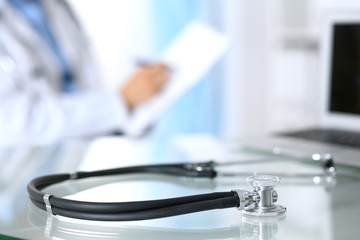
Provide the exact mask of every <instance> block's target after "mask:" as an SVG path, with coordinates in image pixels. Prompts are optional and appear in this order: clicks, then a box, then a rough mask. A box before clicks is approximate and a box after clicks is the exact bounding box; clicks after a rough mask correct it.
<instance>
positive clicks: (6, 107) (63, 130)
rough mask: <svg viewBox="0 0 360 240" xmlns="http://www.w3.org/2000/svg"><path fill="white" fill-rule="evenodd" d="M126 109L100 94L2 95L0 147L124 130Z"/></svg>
mask: <svg viewBox="0 0 360 240" xmlns="http://www.w3.org/2000/svg"><path fill="white" fill-rule="evenodd" d="M127 121H128V113H127V108H126V106H125V105H124V104H123V101H122V100H121V99H120V98H119V97H118V96H116V95H113V94H110V93H108V92H102V91H101V90H96V91H88V92H85V93H80V94H74V95H58V96H57V95H53V94H49V93H46V92H45V93H42V94H34V93H30V94H26V93H24V92H22V91H16V92H12V93H11V94H0V145H14V144H16V145H18V144H28V143H34V144H49V143H53V142H56V141H58V140H61V139H64V138H72V137H82V136H91V135H97V134H101V133H105V132H109V131H111V130H121V128H122V127H126V124H127Z"/></svg>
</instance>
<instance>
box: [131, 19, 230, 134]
mask: <svg viewBox="0 0 360 240" xmlns="http://www.w3.org/2000/svg"><path fill="white" fill-rule="evenodd" d="M228 46H229V41H228V39H227V37H226V36H225V35H224V34H222V33H220V32H218V31H217V30H215V29H213V28H212V27H210V26H208V25H205V24H203V23H200V22H191V23H190V24H188V25H187V26H186V27H185V29H184V30H183V31H182V32H181V33H180V34H179V35H178V36H177V37H176V38H175V40H173V42H172V43H171V44H170V45H169V46H168V47H167V48H166V49H165V50H164V52H163V53H162V54H161V57H160V59H159V62H163V63H165V64H167V65H169V66H170V68H171V70H172V77H171V80H170V81H169V83H168V84H167V85H166V86H165V88H164V89H163V90H162V91H161V92H160V93H159V94H158V95H156V96H155V97H154V98H152V99H150V100H149V101H148V102H146V103H145V104H143V105H141V106H139V107H138V108H137V109H135V111H134V112H133V116H132V119H131V121H130V122H129V125H128V129H127V133H128V134H129V135H131V136H138V135H140V134H141V133H142V132H143V131H144V129H146V128H147V127H149V126H151V124H153V123H154V122H155V121H156V120H157V119H158V118H159V117H160V116H161V114H163V112H164V111H166V110H167V109H168V108H169V107H170V106H171V105H172V104H173V103H174V102H175V101H176V100H178V99H179V98H180V97H181V96H182V95H183V94H184V93H186V92H187V91H188V90H190V89H191V88H192V87H193V86H194V85H196V83H198V82H199V81H200V80H201V79H202V78H203V76H204V75H205V74H206V73H207V72H208V71H209V70H210V69H211V68H212V66H213V65H214V64H215V63H216V62H217V61H218V60H219V59H220V58H221V56H222V55H223V54H224V53H225V52H226V50H227V49H228Z"/></svg>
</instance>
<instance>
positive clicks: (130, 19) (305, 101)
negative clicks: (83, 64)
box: [71, 0, 360, 138]
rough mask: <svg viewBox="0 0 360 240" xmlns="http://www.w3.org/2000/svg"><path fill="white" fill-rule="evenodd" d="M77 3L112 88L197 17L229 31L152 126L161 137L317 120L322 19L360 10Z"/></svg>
mask: <svg viewBox="0 0 360 240" xmlns="http://www.w3.org/2000/svg"><path fill="white" fill-rule="evenodd" d="M104 3H106V4H104ZM71 4H72V5H73V7H74V8H75V10H76V11H77V14H78V16H79V18H80V20H81V22H82V24H83V27H84V29H85V31H86V33H87V35H88V36H89V37H90V39H91V41H92V46H93V52H94V53H95V55H96V57H97V61H98V63H99V65H100V66H101V68H102V74H103V81H104V82H105V84H106V86H108V87H109V88H110V89H111V88H114V86H116V85H117V84H118V83H119V81H121V80H125V79H126V77H127V76H128V74H129V73H130V70H131V69H132V67H133V65H134V62H136V59H138V58H152V57H154V56H156V55H157V54H158V53H159V52H161V50H162V49H164V48H165V47H166V46H167V44H169V43H170V42H171V40H172V39H173V38H174V37H175V36H176V35H177V34H178V33H179V31H180V30H181V29H182V28H183V27H185V25H186V24H187V23H189V22H190V21H192V20H201V21H203V22H205V23H208V24H210V25H211V26H213V27H215V28H216V29H218V30H219V31H221V32H223V33H225V34H226V35H228V36H229V37H230V39H231V48H230V50H229V51H228V53H227V54H226V55H225V56H224V57H223V58H222V59H221V61H220V62H218V63H217V64H216V66H215V67H213V68H212V70H211V71H210V72H209V73H208V74H207V75H206V76H205V77H204V79H202V81H201V82H200V83H199V84H197V85H196V86H195V87H194V88H193V89H192V90H191V91H189V92H188V93H187V94H185V95H184V96H183V97H182V98H181V99H180V100H179V101H177V103H176V104H175V105H173V107H172V108H171V109H169V110H168V111H167V112H166V113H165V114H164V115H163V117H162V118H161V120H160V122H158V124H157V125H156V126H155V127H154V129H153V131H152V133H151V137H155V138H167V137H169V136H171V135H175V134H180V133H210V134H214V135H218V136H220V137H224V138H237V137H240V136H246V135H254V134H255V135H256V134H263V133H270V132H274V131H282V130H285V129H296V128H300V127H304V126H312V125H315V124H316V115H317V108H318V106H317V101H316V100H317V98H318V95H319V94H318V92H319V89H318V83H319V72H318V50H319V48H318V46H319V36H320V23H321V19H322V18H323V17H324V16H325V15H326V14H329V13H331V12H341V11H352V12H356V11H357V12H359V14H360V2H359V1H355V0H269V1H262V0H251V1H249V0H248V1H246V0H196V1H194V0H132V1H116V0H92V1H86V0H77V1H71ZM104 26H107V27H104Z"/></svg>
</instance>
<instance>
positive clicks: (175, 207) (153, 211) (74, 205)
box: [27, 162, 240, 221]
mask: <svg viewBox="0 0 360 240" xmlns="http://www.w3.org/2000/svg"><path fill="white" fill-rule="evenodd" d="M211 166H212V164H211V162H209V163H208V164H206V163H202V165H201V169H199V168H197V169H196V168H194V167H193V166H192V165H189V164H164V165H146V166H136V167H125V168H116V169H109V170H101V171H95V172H78V173H75V174H57V175H49V176H43V177H38V178H35V179H33V180H32V181H31V182H30V183H29V184H28V187H27V190H28V193H29V197H30V200H31V202H32V203H33V204H34V205H35V206H37V207H39V208H40V209H42V210H46V211H48V212H49V213H51V214H54V215H61V216H66V217H71V218H78V219H87V220H98V221H134V220H146V219H153V218H161V217H169V216H176V215H180V214H186V213H191V212H198V211H205V210H210V209H220V208H228V207H238V206H239V204H240V202H239V198H238V196H237V194H236V193H234V192H219V193H209V194H201V195H193V196H187V197H179V198H170V199H162V200H151V201H138V202H112V203H102V202H85V201H74V200H70V199H64V198H59V197H56V196H53V195H48V194H46V193H44V192H42V191H41V190H42V189H43V188H45V187H47V186H50V185H52V184H55V183H60V182H63V181H66V180H74V179H83V178H89V177H97V176H111V175H122V174H130V173H160V174H167V175H175V176H187V177H206V178H213V177H215V176H216V172H215V171H214V170H213V168H212V167H211ZM197 167H199V166H197Z"/></svg>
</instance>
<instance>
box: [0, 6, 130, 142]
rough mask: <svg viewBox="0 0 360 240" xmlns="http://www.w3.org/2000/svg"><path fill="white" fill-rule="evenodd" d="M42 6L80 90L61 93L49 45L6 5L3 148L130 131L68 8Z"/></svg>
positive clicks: (2, 24) (0, 57)
mask: <svg viewBox="0 0 360 240" xmlns="http://www.w3.org/2000/svg"><path fill="white" fill-rule="evenodd" d="M42 2H43V4H44V6H45V8H46V9H47V11H48V13H49V15H48V18H49V23H50V25H51V27H52V29H53V32H54V35H55V36H56V38H57V39H58V43H59V44H60V45H61V48H62V49H63V51H64V52H65V56H66V57H67V58H68V61H69V62H70V64H71V66H72V67H73V70H74V75H75V80H76V82H77V84H78V86H80V91H78V92H76V93H74V94H64V93H63V92H62V91H61V86H60V85H61V77H60V70H59V68H58V65H57V63H56V60H55V58H54V56H53V55H52V54H53V53H52V51H51V50H50V49H49V47H48V45H47V44H46V43H45V42H44V41H43V39H42V38H41V37H40V36H39V35H38V34H37V33H36V32H35V30H34V29H33V28H32V27H31V26H30V25H29V23H28V22H27V21H26V20H24V19H23V17H22V15H20V14H19V13H18V12H17V11H16V10H15V9H14V8H13V7H12V6H11V5H9V4H8V3H7V1H5V0H0V145H18V144H29V143H31V144H48V143H53V142H56V141H58V140H61V139H64V138H69V137H70V138H71V137H79V136H91V135H96V134H100V133H104V132H108V131H111V130H124V128H125V126H126V124H127V121H128V114H127V110H126V107H125V105H124V102H123V101H122V100H121V99H120V98H119V97H118V96H117V95H116V94H111V93H108V92H106V91H104V90H103V89H102V88H101V86H99V82H98V80H99V79H98V75H97V72H96V70H95V66H94V64H93V62H92V60H91V56H90V55H89V51H88V42H87V41H86V39H85V37H84V35H83V33H82V31H81V29H80V28H79V26H78V24H77V22H76V21H75V19H74V17H73V15H72V14H71V12H70V11H69V9H68V7H67V5H66V4H65V3H64V2H63V1H62V0H43V1H42Z"/></svg>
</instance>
